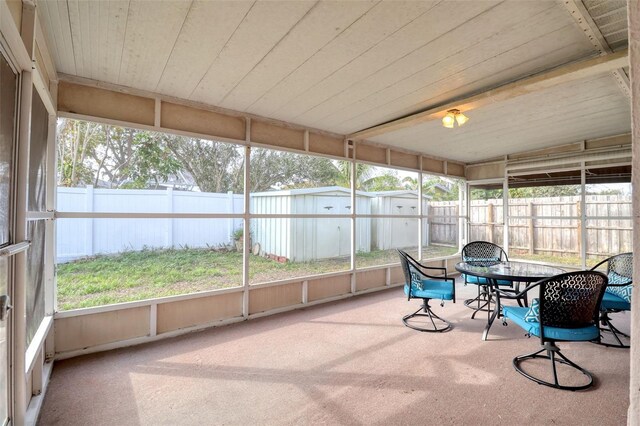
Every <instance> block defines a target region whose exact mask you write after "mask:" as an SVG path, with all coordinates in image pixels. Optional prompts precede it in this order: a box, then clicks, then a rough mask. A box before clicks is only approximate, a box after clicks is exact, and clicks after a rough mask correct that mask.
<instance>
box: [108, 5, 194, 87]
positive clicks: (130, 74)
mask: <svg viewBox="0 0 640 426" xmlns="http://www.w3.org/2000/svg"><path fill="white" fill-rule="evenodd" d="M190 7H191V0H175V1H150V2H149V1H144V0H132V1H131V3H130V5H129V14H128V18H127V24H126V31H125V40H124V51H123V53H122V63H121V67H120V72H119V76H118V84H121V85H123V86H129V87H135V88H139V89H142V90H155V88H156V87H157V85H158V81H159V80H160V76H161V75H162V71H163V69H164V67H165V65H166V63H167V61H168V59H169V56H170V54H171V52H172V50H173V46H174V44H175V42H176V39H177V38H178V34H179V33H180V30H181V29H182V24H183V23H184V21H185V17H186V16H187V13H188V11H189V8H190Z"/></svg>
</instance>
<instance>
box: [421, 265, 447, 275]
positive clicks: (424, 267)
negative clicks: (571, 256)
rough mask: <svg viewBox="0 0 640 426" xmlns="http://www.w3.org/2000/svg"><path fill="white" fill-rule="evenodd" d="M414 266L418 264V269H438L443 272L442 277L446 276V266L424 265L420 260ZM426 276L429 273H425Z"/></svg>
mask: <svg viewBox="0 0 640 426" xmlns="http://www.w3.org/2000/svg"><path fill="white" fill-rule="evenodd" d="M416 266H419V267H420V269H423V270H427V269H431V270H435V271H440V272H442V273H443V274H444V277H445V278H447V268H440V267H437V266H426V265H423V264H422V263H420V262H416ZM421 272H422V271H421ZM425 275H427V274H425ZM427 276H429V275H427ZM433 278H436V277H433Z"/></svg>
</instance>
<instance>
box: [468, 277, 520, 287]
mask: <svg viewBox="0 0 640 426" xmlns="http://www.w3.org/2000/svg"><path fill="white" fill-rule="evenodd" d="M462 278H464V281H465V282H466V283H469V284H478V285H488V284H489V281H488V280H487V279H486V278H482V277H476V276H475V275H468V274H462ZM498 285H508V286H509V287H511V285H513V283H512V282H511V281H507V280H498Z"/></svg>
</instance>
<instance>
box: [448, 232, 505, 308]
mask: <svg viewBox="0 0 640 426" xmlns="http://www.w3.org/2000/svg"><path fill="white" fill-rule="evenodd" d="M461 256H462V261H463V262H467V263H470V264H473V265H480V266H485V265H486V266H489V265H493V264H496V263H499V262H503V261H504V262H508V261H509V257H508V256H507V253H506V252H505V251H504V250H503V249H502V247H500V246H499V245H497V244H494V243H490V242H489V241H472V242H470V243H468V244H467V245H465V246H464V247H463V248H462V252H461ZM462 278H463V279H464V285H465V286H466V285H468V284H474V285H476V286H477V287H478V295H477V296H476V297H474V298H473V299H467V300H465V301H464V305H465V306H466V307H468V308H471V309H473V311H474V312H473V314H472V315H471V318H472V319H473V318H475V316H476V314H477V313H478V312H487V311H491V310H492V308H491V303H492V301H491V294H490V289H489V281H488V280H487V279H486V278H483V277H476V276H473V275H468V274H462ZM497 284H498V286H502V287H505V286H506V287H513V283H512V282H511V281H506V280H498V281H497ZM474 304H476V305H475V306H474Z"/></svg>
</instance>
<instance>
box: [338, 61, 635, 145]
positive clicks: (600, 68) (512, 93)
mask: <svg viewBox="0 0 640 426" xmlns="http://www.w3.org/2000/svg"><path fill="white" fill-rule="evenodd" d="M628 60H629V58H628V55H627V51H626V50H624V51H620V52H616V53H612V54H610V55H605V56H599V57H597V58H591V59H586V60H582V61H578V62H572V63H570V64H567V65H564V66H561V67H558V68H555V69H552V70H550V71H545V72H542V73H539V74H536V75H533V76H531V77H526V78H523V79H521V80H517V81H514V82H512V83H508V84H505V85H502V86H499V87H496V88H494V89H490V90H487V91H485V92H482V93H479V94H477V95H474V96H470V97H468V98H463V99H458V100H455V101H452V102H448V103H446V104H444V105H440V106H437V107H434V108H430V109H427V110H425V111H421V112H418V113H415V114H411V115H408V116H406V117H402V118H399V119H397V120H393V121H389V122H387V123H383V124H379V125H377V126H373V127H370V128H368V129H364V130H361V131H359V132H356V133H353V134H351V135H348V136H347V137H348V138H349V139H358V140H362V139H367V138H371V137H374V136H379V135H382V134H385V133H390V132H395V131H397V130H400V129H404V128H406V127H411V126H415V125H417V124H421V123H425V122H427V121H432V120H439V119H441V118H442V117H443V116H444V115H445V114H446V112H447V111H448V110H450V109H453V108H457V109H460V110H461V111H463V112H465V111H469V110H473V109H476V108H480V107H483V106H485V105H490V104H493V103H495V102H502V101H506V100H508V99H512V98H515V97H518V96H522V95H527V94H529V93H533V92H537V91H540V90H545V89H549V88H551V87H554V86H557V85H559V84H564V83H569V82H572V81H576V80H580V79H583V78H587V77H591V76H594V75H598V74H603V73H607V72H611V71H613V70H616V69H618V68H622V67H624V66H627V65H628Z"/></svg>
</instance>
